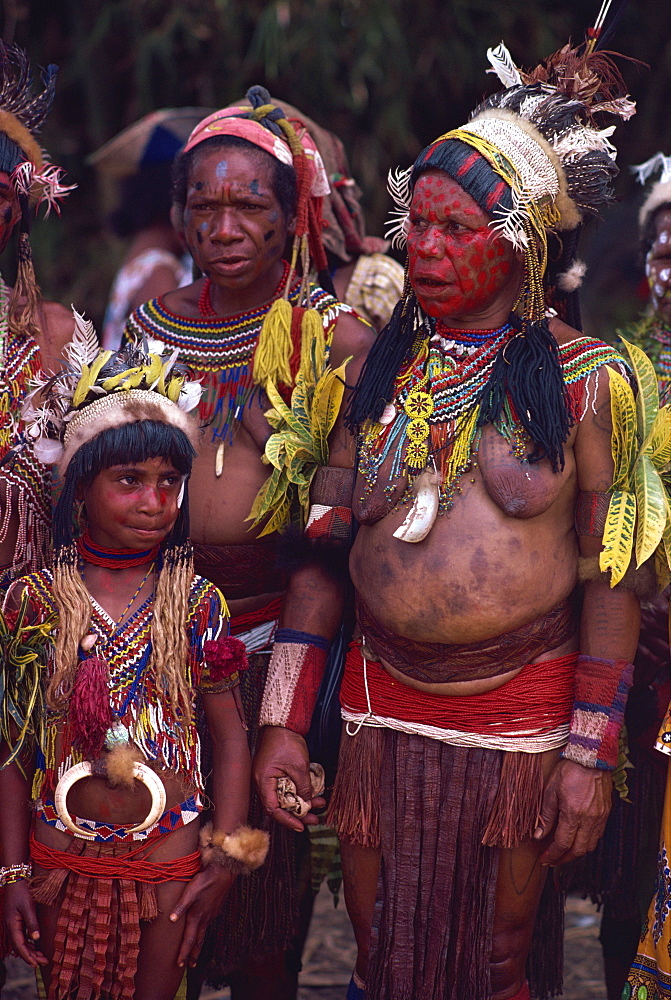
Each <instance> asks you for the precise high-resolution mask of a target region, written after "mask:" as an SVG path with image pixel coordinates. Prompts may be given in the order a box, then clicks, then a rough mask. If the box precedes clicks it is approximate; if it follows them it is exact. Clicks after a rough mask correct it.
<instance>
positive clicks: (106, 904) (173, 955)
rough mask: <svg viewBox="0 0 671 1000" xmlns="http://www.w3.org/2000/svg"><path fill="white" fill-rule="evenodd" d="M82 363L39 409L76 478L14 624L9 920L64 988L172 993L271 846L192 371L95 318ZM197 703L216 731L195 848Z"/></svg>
mask: <svg viewBox="0 0 671 1000" xmlns="http://www.w3.org/2000/svg"><path fill="white" fill-rule="evenodd" d="M69 362H70V364H69V371H68V372H67V373H65V374H64V375H63V376H62V377H61V378H60V379H59V381H58V383H56V384H54V383H53V382H52V383H50V384H49V385H48V386H47V387H46V391H45V397H46V398H45V401H44V403H43V405H42V407H41V409H39V410H34V409H32V410H31V411H30V413H29V418H30V419H32V427H31V428H30V431H29V432H30V433H32V436H33V437H37V439H38V440H37V450H38V453H41V454H42V455H43V456H44V457H45V460H53V459H54V458H55V457H57V458H58V460H59V465H60V470H61V474H62V475H63V477H64V485H63V491H62V494H61V497H60V500H59V502H58V505H57V508H56V511H55V518H54V568H53V570H43V571H41V572H39V573H34V574H32V575H30V576H27V577H25V578H23V579H21V580H19V581H17V582H16V583H15V584H14V585H13V586H12V588H11V589H10V591H9V592H8V595H7V601H6V605H5V610H6V616H7V622H8V625H9V629H10V631H9V633H8V632H7V630H5V632H4V638H3V636H2V635H1V634H0V640H2V645H3V647H4V649H3V653H4V656H3V658H4V664H3V666H4V674H5V698H6V709H5V711H4V712H3V715H2V722H1V723H0V725H1V726H2V736H3V737H4V749H3V757H2V761H1V762H2V763H4V764H5V767H4V769H3V770H1V771H0V798H1V800H2V802H3V808H2V818H1V821H0V830H1V839H2V844H3V851H4V857H3V864H4V867H3V868H2V869H0V883H2V882H4V884H5V890H4V892H5V921H6V925H7V930H8V933H9V937H10V941H11V944H12V946H13V947H14V949H15V950H16V952H17V953H18V954H19V955H20V956H21V957H22V958H24V959H25V961H27V962H28V963H29V964H30V965H32V966H34V967H39V969H40V972H41V975H42V979H43V982H44V986H45V988H46V991H47V993H48V997H49V1000H60V998H65V997H67V998H71V997H74V998H78V1000H97V998H105V1000H107V998H109V1000H115V998H119V1000H122V998H123V1000H127V998H130V997H134V998H135V1000H149V998H151V1000H170V998H172V997H174V995H175V993H176V992H177V990H178V987H179V985H180V982H181V980H182V978H183V975H184V968H185V966H186V965H192V964H194V963H195V960H196V957H197V955H198V952H199V950H200V947H201V944H202V941H203V936H204V933H205V930H206V927H207V924H208V922H209V921H210V920H211V919H212V917H213V916H214V915H215V914H216V913H217V911H218V910H219V908H220V906H221V903H222V900H223V898H224V896H225V895H226V893H227V892H228V890H229V889H230V886H231V884H232V882H233V880H234V878H235V877H236V875H237V874H238V873H239V872H240V871H243V870H244V869H246V868H253V867H257V866H258V865H259V864H261V863H262V862H263V858H264V856H265V846H266V845H265V840H266V835H265V834H263V833H261V831H252V830H250V829H249V828H248V827H245V826H244V823H245V820H246V816H247V804H248V801H247V800H248V787H249V752H248V749H247V739H246V736H245V731H244V721H243V718H242V712H241V709H240V702H239V698H237V697H236V691H235V687H236V685H237V680H238V670H239V669H241V668H243V667H244V665H245V661H244V647H242V654H241V651H240V648H239V647H240V646H241V644H239V643H238V642H237V640H235V639H231V638H229V637H228V636H227V631H228V621H227V609H226V604H225V602H224V599H223V597H222V595H221V594H220V593H219V591H218V590H217V589H216V588H215V587H213V586H212V585H211V584H210V583H208V582H207V581H205V580H203V579H202V578H200V577H197V576H194V573H193V565H192V558H191V547H190V543H189V542H188V537H187V536H188V502H187V489H186V484H187V479H188V476H189V473H190V470H191V462H192V458H193V456H194V447H193V441H194V440H195V434H196V428H195V424H194V423H193V422H192V420H191V418H190V417H189V415H188V413H187V412H186V409H187V408H192V407H193V406H194V405H195V403H197V401H198V386H196V385H194V384H192V383H191V384H190V383H188V382H187V381H186V380H185V376H184V374H183V373H181V374H180V373H178V372H177V371H176V369H175V367H174V358H172V359H170V361H168V362H164V361H163V360H162V359H161V358H159V357H157V356H155V355H150V356H149V357H148V358H147V357H144V356H143V355H141V354H140V353H139V352H133V353H132V355H128V354H113V353H112V352H109V351H108V352H102V353H100V354H98V351H97V347H94V346H92V345H91V344H90V341H89V336H88V335H87V333H86V332H85V331H83V329H81V330H80V331H79V333H78V334H77V336H76V340H75V341H73V345H71V347H70V350H69ZM54 434H56V435H57V437H58V440H54ZM54 449H55V451H56V452H57V453H58V455H55V454H54ZM73 509H75V510H77V509H78V520H79V521H80V522H81V525H82V531H81V534H80V535H79V537H77V539H76V541H75V540H74V538H73V534H74V532H73V516H72V515H73ZM26 657H27V658H26ZM196 695H198V700H197V699H196ZM197 706H202V710H203V712H204V714H205V719H206V722H207V724H208V726H209V729H210V733H211V736H212V739H211V742H212V748H213V758H212V782H211V785H212V803H211V806H212V824H211V826H208V827H205V828H204V829H203V832H202V833H201V835H200V850H199V843H198V841H199V823H198V822H197V820H198V818H199V813H200V811H201V810H202V808H203V801H202V793H203V776H202V774H201V769H200V746H199V740H198V733H197V729H196V725H195V716H196V712H197V711H198V708H197ZM31 783H32V788H31ZM31 800H32V809H33V810H34V815H32V816H31Z"/></svg>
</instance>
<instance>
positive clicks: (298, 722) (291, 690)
mask: <svg viewBox="0 0 671 1000" xmlns="http://www.w3.org/2000/svg"><path fill="white" fill-rule="evenodd" d="M330 647H331V643H330V642H329V641H328V639H324V638H323V637H322V636H320V635H311V634H310V633H308V632H296V631H295V630H294V629H289V628H282V629H278V630H277V632H276V633H275V645H274V646H273V653H272V656H271V658H270V663H269V665H268V679H267V680H266V688H265V691H264V694H263V702H262V704H261V716H260V718H259V725H260V726H283V727H284V728H285V729H291V730H293V732H295V733H299V734H300V735H301V736H306V735H307V732H308V730H309V728H310V721H311V719H312V713H313V711H314V707H315V703H316V701H317V694H318V692H319V685H320V684H321V680H322V676H323V673H324V667H325V665H326V658H327V656H328V653H329V649H330Z"/></svg>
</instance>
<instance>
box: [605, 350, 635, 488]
mask: <svg viewBox="0 0 671 1000" xmlns="http://www.w3.org/2000/svg"><path fill="white" fill-rule="evenodd" d="M608 377H609V379H610V412H611V418H612V422H613V432H612V437H611V449H612V453H613V464H614V466H615V471H614V474H613V488H614V489H623V490H627V489H629V488H630V485H631V483H630V477H631V473H632V470H633V466H634V462H635V460H636V450H637V435H636V429H637V419H636V417H637V412H636V401H635V399H634V394H633V392H632V391H631V387H630V385H629V383H628V382H627V380H626V379H624V378H623V377H622V376H621V375H620V373H619V372H617V371H615V369H613V368H609V369H608Z"/></svg>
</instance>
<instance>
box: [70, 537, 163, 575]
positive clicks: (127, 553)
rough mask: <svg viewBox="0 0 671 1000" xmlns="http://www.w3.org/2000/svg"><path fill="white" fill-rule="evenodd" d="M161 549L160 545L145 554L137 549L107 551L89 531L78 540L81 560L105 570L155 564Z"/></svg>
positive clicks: (145, 551) (147, 550)
mask: <svg viewBox="0 0 671 1000" xmlns="http://www.w3.org/2000/svg"><path fill="white" fill-rule="evenodd" d="M159 549H160V545H154V547H153V548H151V549H145V550H144V551H143V552H138V551H137V549H107V548H105V546H104V545H98V544H97V543H96V542H94V541H92V540H91V536H90V535H89V533H88V531H85V532H84V534H83V535H82V536H81V538H78V539H77V551H78V552H79V555H80V556H81V558H82V559H83V560H84V561H85V562H88V563H93V565H94V566H103V567H105V569H131V568H132V567H134V566H143V565H144V564H145V563H148V562H154V560H155V559H156V556H157V555H158V551H159Z"/></svg>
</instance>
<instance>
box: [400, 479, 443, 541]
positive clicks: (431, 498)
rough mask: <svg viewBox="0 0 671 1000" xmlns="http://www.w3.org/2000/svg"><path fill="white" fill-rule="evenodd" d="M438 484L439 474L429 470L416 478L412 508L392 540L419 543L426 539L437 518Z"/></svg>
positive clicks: (439, 482)
mask: <svg viewBox="0 0 671 1000" xmlns="http://www.w3.org/2000/svg"><path fill="white" fill-rule="evenodd" d="M440 484H441V476H440V473H439V472H433V471H432V470H431V469H425V470H424V472H422V473H421V475H419V476H418V477H417V480H416V482H415V488H414V490H415V499H414V500H413V503H412V507H411V508H410V510H409V511H408V515H407V517H406V519H405V521H404V522H403V524H401V525H400V526H399V527H398V528H397V529H396V531H395V532H394V538H398V539H400V541H402V542H421V541H423V540H424V539H425V538H426V536H427V535H428V533H429V532H430V531H431V529H432V528H433V525H434V523H435V520H436V517H437V516H438V506H439V502H440Z"/></svg>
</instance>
